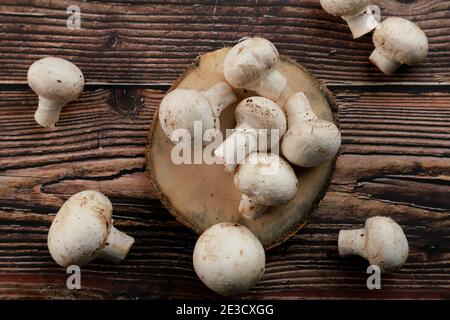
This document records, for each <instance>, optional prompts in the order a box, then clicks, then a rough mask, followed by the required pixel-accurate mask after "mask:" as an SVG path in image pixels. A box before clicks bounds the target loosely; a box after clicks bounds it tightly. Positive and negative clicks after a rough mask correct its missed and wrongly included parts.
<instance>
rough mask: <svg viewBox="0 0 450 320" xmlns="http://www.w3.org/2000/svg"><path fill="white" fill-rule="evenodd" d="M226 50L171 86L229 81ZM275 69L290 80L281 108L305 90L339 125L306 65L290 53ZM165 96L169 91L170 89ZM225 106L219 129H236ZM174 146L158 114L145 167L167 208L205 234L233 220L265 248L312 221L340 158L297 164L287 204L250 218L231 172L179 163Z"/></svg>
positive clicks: (203, 85) (332, 106)
mask: <svg viewBox="0 0 450 320" xmlns="http://www.w3.org/2000/svg"><path fill="white" fill-rule="evenodd" d="M228 50H229V49H228V48H224V49H221V50H217V51H214V52H210V53H207V54H205V55H202V56H200V57H198V58H197V59H196V61H195V62H194V63H193V65H192V66H191V67H190V68H189V69H188V70H187V71H186V72H185V73H184V74H183V75H182V76H181V77H180V78H179V79H178V80H177V81H176V82H175V83H174V84H173V85H172V87H171V88H170V89H169V91H168V92H170V91H171V90H174V89H176V88H190V89H196V90H199V91H203V90H206V89H208V88H209V87H211V86H213V85H214V84H215V83H217V82H219V81H225V78H224V76H223V72H222V66H223V60H224V58H225V55H226V53H227V52H228ZM277 69H278V70H279V71H280V72H281V73H282V74H283V75H284V76H285V77H286V78H287V79H288V87H287V89H286V90H285V91H284V93H283V95H282V96H281V97H280V99H278V100H276V102H277V103H278V104H279V105H280V106H281V107H282V106H283V105H284V102H285V101H286V100H287V99H288V98H289V97H290V96H291V95H292V94H293V93H295V92H298V91H303V92H305V94H306V95H307V97H308V98H309V100H310V102H311V106H312V108H313V110H314V112H315V113H316V114H317V116H318V117H319V118H322V119H326V120H330V121H334V122H335V123H336V124H337V125H338V124H339V123H338V115H337V105H336V102H335V100H334V98H333V95H332V94H331V92H330V91H329V90H328V89H327V88H326V86H325V85H324V84H323V83H322V82H320V81H318V80H316V79H315V78H314V77H313V76H312V75H311V74H310V73H309V72H308V71H307V70H306V69H305V68H304V67H303V66H301V65H300V64H298V63H297V62H295V61H293V60H292V59H290V58H288V57H284V56H282V57H281V61H280V63H279V65H278V67H277ZM235 93H236V95H237V96H238V98H239V99H238V102H237V103H239V102H240V101H241V100H242V99H244V98H246V97H249V96H252V95H253V94H252V93H251V92H245V91H243V90H235ZM166 94H167V93H166ZM237 103H235V104H234V105H233V106H231V107H229V108H228V109H226V110H225V111H224V112H223V113H222V115H221V117H220V121H221V128H222V130H223V131H224V129H230V128H234V124H235V122H234V109H235V106H236V105H237ZM173 146H174V145H173V144H172V142H171V141H169V139H167V138H166V136H165V135H164V132H163V130H162V128H161V126H160V124H159V119H158V112H156V114H155V117H154V120H153V122H152V124H151V126H150V132H149V145H148V147H147V151H146V169H147V174H148V176H149V178H150V181H151V183H152V184H153V185H154V187H155V190H156V192H157V196H158V198H159V199H160V200H161V202H162V204H163V205H164V206H165V207H166V208H167V210H168V211H169V212H170V213H171V214H172V215H173V216H174V217H175V218H176V219H177V220H178V221H179V222H181V223H182V224H184V225H186V226H188V227H189V228H191V229H193V230H194V231H195V232H197V233H199V234H200V233H202V232H203V231H204V230H206V229H207V228H208V227H210V226H211V225H213V224H216V223H220V222H235V223H240V224H243V225H245V226H247V227H248V228H249V229H251V230H252V231H253V232H254V233H255V235H256V236H257V237H258V238H259V239H260V241H261V243H262V244H263V246H264V247H265V248H266V249H270V248H272V247H275V246H277V245H279V244H281V243H283V242H284V241H286V240H287V239H288V238H289V237H291V236H292V235H294V234H295V233H297V232H298V231H299V230H300V229H301V228H302V227H303V226H304V225H305V224H306V223H307V221H308V220H309V217H310V215H311V213H312V212H313V211H314V210H315V209H316V207H317V206H318V204H319V202H320V201H321V200H322V198H323V197H324V196H325V193H326V191H327V189H328V186H329V184H330V182H331V178H332V176H333V173H334V169H335V163H336V158H337V156H336V157H335V158H334V159H333V160H331V161H329V162H327V163H325V164H323V165H321V166H319V167H316V168H308V169H306V168H298V167H296V166H293V168H294V170H295V172H296V175H297V177H298V178H299V190H298V192H297V194H296V196H295V197H294V199H292V200H291V201H290V202H289V203H288V204H286V205H284V206H280V207H271V208H269V209H268V211H267V212H266V213H265V214H264V215H263V216H262V217H261V218H259V219H257V220H254V221H252V220H246V219H245V218H244V217H242V216H241V215H240V214H239V212H238V206H239V201H240V198H241V195H242V194H241V193H240V192H239V191H238V190H237V189H236V188H235V187H234V184H233V175H229V174H226V173H225V172H224V167H223V165H219V164H213V165H207V164H197V165H195V164H191V165H185V164H182V165H178V166H177V165H175V164H173V163H172V161H171V158H170V154H171V150H172V147H173Z"/></svg>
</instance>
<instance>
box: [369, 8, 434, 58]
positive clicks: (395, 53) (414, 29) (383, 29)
mask: <svg viewBox="0 0 450 320" xmlns="http://www.w3.org/2000/svg"><path fill="white" fill-rule="evenodd" d="M373 43H374V44H375V47H376V48H377V49H378V50H379V51H380V52H381V53H382V54H383V55H384V56H386V57H389V58H391V59H393V60H394V61H396V62H399V63H402V64H407V65H410V66H415V65H417V64H419V63H421V62H422V61H423V60H425V58H426V56H427V54H428V38H427V36H426V34H425V33H424V32H423V31H422V29H420V28H419V27H418V26H417V25H416V24H414V23H413V22H411V21H409V20H407V19H404V18H398V17H391V18H387V19H386V20H384V21H383V22H381V23H380V24H379V25H378V26H377V28H376V29H375V32H374V34H373Z"/></svg>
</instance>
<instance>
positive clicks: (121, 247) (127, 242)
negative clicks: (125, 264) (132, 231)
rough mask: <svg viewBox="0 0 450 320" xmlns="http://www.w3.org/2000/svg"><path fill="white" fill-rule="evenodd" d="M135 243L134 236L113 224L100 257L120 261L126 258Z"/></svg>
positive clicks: (115, 261) (114, 261)
mask: <svg viewBox="0 0 450 320" xmlns="http://www.w3.org/2000/svg"><path fill="white" fill-rule="evenodd" d="M133 243H134V238H133V237H130V236H129V235H127V234H125V233H123V232H122V231H119V230H117V229H116V228H115V227H114V226H111V231H110V232H109V236H108V238H107V239H106V245H105V247H104V248H103V249H102V250H100V253H99V255H98V257H99V258H101V259H103V260H106V261H110V262H113V263H120V262H121V261H123V260H124V259H125V257H126V256H127V254H128V251H130V248H131V246H132V245H133Z"/></svg>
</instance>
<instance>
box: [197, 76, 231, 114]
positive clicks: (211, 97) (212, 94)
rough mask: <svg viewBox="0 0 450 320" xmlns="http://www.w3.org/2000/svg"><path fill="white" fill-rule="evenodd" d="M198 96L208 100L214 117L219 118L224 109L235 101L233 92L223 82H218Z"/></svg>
mask: <svg viewBox="0 0 450 320" xmlns="http://www.w3.org/2000/svg"><path fill="white" fill-rule="evenodd" d="M200 94H201V95H203V96H204V97H205V98H206V99H208V101H209V103H210V104H211V108H212V109H213V112H214V115H215V116H216V117H219V116H220V114H221V113H222V111H223V110H224V109H225V108H227V107H228V106H230V105H232V104H233V103H234V102H235V101H236V100H237V98H236V95H235V94H234V92H233V90H232V89H231V87H230V86H229V85H228V84H226V83H225V82H219V83H217V84H215V85H214V86H212V87H211V88H209V89H208V90H206V91H203V92H200Z"/></svg>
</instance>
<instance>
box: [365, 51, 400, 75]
mask: <svg viewBox="0 0 450 320" xmlns="http://www.w3.org/2000/svg"><path fill="white" fill-rule="evenodd" d="M369 59H370V61H372V63H373V64H375V65H376V66H377V67H378V69H380V70H381V71H382V72H383V73H385V74H388V75H390V74H393V73H394V72H395V70H397V69H398V67H400V63H398V62H396V61H395V60H393V59H391V58H389V57H387V56H385V55H383V53H381V51H380V50H378V48H377V49H375V50H374V51H373V52H372V54H371V55H370V58H369Z"/></svg>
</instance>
